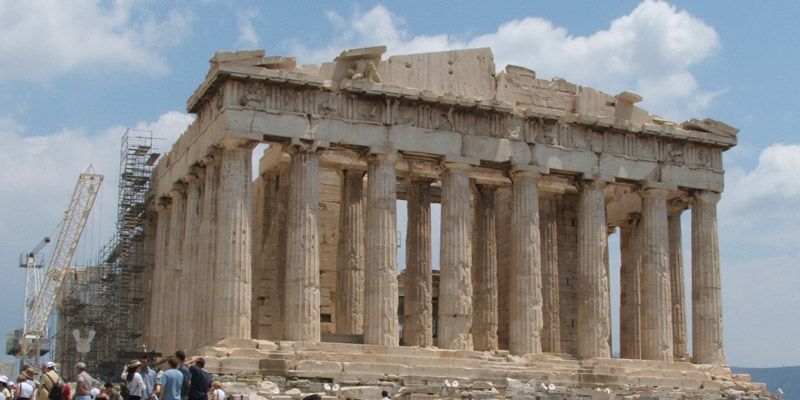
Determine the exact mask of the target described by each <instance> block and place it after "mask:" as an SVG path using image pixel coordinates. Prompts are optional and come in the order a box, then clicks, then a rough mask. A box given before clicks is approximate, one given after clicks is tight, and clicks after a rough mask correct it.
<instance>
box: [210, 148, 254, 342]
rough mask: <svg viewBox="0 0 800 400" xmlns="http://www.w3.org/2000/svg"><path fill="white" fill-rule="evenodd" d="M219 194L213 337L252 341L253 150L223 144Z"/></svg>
mask: <svg viewBox="0 0 800 400" xmlns="http://www.w3.org/2000/svg"><path fill="white" fill-rule="evenodd" d="M222 146H223V147H222V148H221V149H220V151H219V158H220V161H219V176H218V178H219V185H218V191H217V196H216V200H217V212H216V216H217V224H216V225H217V229H216V241H217V243H216V254H215V255H216V257H215V259H216V265H215V268H214V285H213V293H214V295H213V302H214V304H213V306H212V310H213V311H212V313H213V314H212V315H213V316H214V317H213V320H212V321H213V322H212V323H211V337H212V338H215V339H219V338H244V339H249V338H250V318H251V309H250V296H251V295H252V288H251V285H252V275H251V274H252V271H251V267H252V266H251V258H250V257H251V254H250V242H251V229H252V226H251V224H250V216H251V208H252V206H251V202H252V197H253V196H252V181H251V174H252V166H251V164H252V161H251V160H252V158H251V153H252V151H251V148H250V147H241V145H240V143H238V141H233V140H231V141H227V142H223V143H222Z"/></svg>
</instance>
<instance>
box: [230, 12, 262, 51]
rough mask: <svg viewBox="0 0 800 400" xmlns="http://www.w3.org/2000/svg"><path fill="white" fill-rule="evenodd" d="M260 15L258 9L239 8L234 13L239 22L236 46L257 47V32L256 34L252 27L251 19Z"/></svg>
mask: <svg viewBox="0 0 800 400" xmlns="http://www.w3.org/2000/svg"><path fill="white" fill-rule="evenodd" d="M260 16H261V13H259V12H258V10H241V11H238V12H237V13H236V19H237V22H238V23H239V38H238V39H237V40H236V45H237V46H239V47H246V48H251V49H253V48H257V47H258V34H256V30H255V28H254V27H253V20H255V19H257V18H259V17H260Z"/></svg>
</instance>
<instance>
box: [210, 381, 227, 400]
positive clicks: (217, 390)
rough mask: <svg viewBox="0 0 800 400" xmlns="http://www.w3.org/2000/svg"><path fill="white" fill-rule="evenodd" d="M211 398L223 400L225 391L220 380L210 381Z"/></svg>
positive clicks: (212, 399)
mask: <svg viewBox="0 0 800 400" xmlns="http://www.w3.org/2000/svg"><path fill="white" fill-rule="evenodd" d="M211 400H225V391H224V390H222V383H221V382H220V381H214V382H211Z"/></svg>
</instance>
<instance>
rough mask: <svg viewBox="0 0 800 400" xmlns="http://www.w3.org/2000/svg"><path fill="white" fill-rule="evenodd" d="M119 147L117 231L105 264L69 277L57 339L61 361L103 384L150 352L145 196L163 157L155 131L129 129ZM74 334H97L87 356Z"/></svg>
mask: <svg viewBox="0 0 800 400" xmlns="http://www.w3.org/2000/svg"><path fill="white" fill-rule="evenodd" d="M120 147H121V149H120V169H119V171H120V175H119V192H118V199H117V200H118V201H117V223H116V232H115V233H114V235H113V237H112V238H111V239H110V240H109V241H108V243H107V244H106V245H105V246H104V247H103V249H102V250H101V252H100V257H99V259H100V260H101V265H99V266H96V267H89V268H86V271H75V272H74V275H73V276H72V279H71V280H70V279H67V283H66V284H67V285H72V286H74V290H69V291H65V292H64V293H65V297H64V298H63V299H62V302H61V304H62V309H61V310H60V312H59V318H60V319H59V325H58V337H57V355H56V357H57V359H58V360H60V361H61V362H62V363H65V364H67V365H72V364H74V363H75V362H78V361H83V362H85V363H86V364H87V367H88V369H89V370H92V371H95V374H96V375H97V376H98V377H99V378H100V379H104V380H111V379H112V377H114V376H115V374H117V373H118V370H119V369H120V368H121V367H122V364H123V363H125V362H126V361H128V360H130V358H131V357H132V354H137V353H141V352H143V351H144V350H146V349H145V348H144V343H143V341H142V334H143V328H144V325H145V324H144V321H145V318H146V317H147V315H146V314H147V310H148V308H149V304H147V299H146V298H145V296H144V293H145V291H146V287H145V286H144V285H145V284H146V282H148V281H149V279H148V278H147V276H148V274H152V268H153V262H152V254H148V253H147V250H146V246H145V243H144V241H145V237H146V234H145V230H146V227H147V220H148V211H147V208H146V196H147V192H148V190H149V189H150V176H151V174H152V171H153V165H154V164H155V161H156V160H157V159H158V156H159V154H158V153H155V152H154V151H153V136H152V132H151V131H137V130H133V129H128V130H126V131H125V134H124V135H123V136H122V141H121V146H120ZM62 320H63V321H62ZM74 330H78V331H79V334H80V336H81V337H86V336H87V335H89V332H90V331H94V335H95V336H94V339H93V342H92V346H91V348H90V351H89V352H88V353H85V354H80V353H77V349H76V348H75V343H76V340H75V337H74V336H73V331H74Z"/></svg>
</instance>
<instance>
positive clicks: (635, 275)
mask: <svg viewBox="0 0 800 400" xmlns="http://www.w3.org/2000/svg"><path fill="white" fill-rule="evenodd" d="M639 237H640V235H639V216H638V215H637V216H635V217H633V218H632V219H631V221H630V222H629V223H628V224H626V225H623V226H622V227H620V253H621V254H620V258H621V261H622V265H621V266H620V272H619V275H620V297H619V300H620V306H619V356H620V357H621V358H629V359H640V358H642V353H641V323H640V321H639V315H640V309H641V297H640V289H639V283H640V279H639V275H640V274H639V271H640V268H639V264H640V252H639V249H640V248H639Z"/></svg>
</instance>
